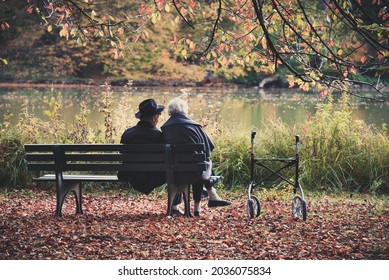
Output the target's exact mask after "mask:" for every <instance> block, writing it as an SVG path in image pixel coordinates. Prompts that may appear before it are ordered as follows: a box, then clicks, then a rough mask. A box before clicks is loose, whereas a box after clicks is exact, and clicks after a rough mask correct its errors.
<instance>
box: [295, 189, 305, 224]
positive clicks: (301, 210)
mask: <svg viewBox="0 0 389 280" xmlns="http://www.w3.org/2000/svg"><path fill="white" fill-rule="evenodd" d="M292 215H293V217H294V219H295V220H298V219H301V220H303V221H306V220H307V205H306V203H305V200H304V199H302V198H301V196H299V195H295V196H294V197H293V201H292Z"/></svg>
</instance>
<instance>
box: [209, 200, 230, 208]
mask: <svg viewBox="0 0 389 280" xmlns="http://www.w3.org/2000/svg"><path fill="white" fill-rule="evenodd" d="M230 204H231V202H230V201H226V200H209V201H208V207H210V208H212V207H223V206H228V205H230Z"/></svg>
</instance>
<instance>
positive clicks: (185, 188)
mask: <svg viewBox="0 0 389 280" xmlns="http://www.w3.org/2000/svg"><path fill="white" fill-rule="evenodd" d="M167 188H168V206H167V212H166V215H167V216H171V215H172V210H173V203H174V198H175V197H176V194H177V193H180V192H181V193H183V199H184V205H185V216H186V217H192V213H191V211H190V192H189V188H190V185H179V186H176V185H174V184H168V186H167Z"/></svg>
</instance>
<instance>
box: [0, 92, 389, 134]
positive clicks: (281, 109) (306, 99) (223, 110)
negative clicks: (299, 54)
mask: <svg viewBox="0 0 389 280" xmlns="http://www.w3.org/2000/svg"><path fill="white" fill-rule="evenodd" d="M106 91H107V88H105V87H86V88H51V87H50V86H47V87H35V88H34V87H0V123H3V122H4V120H5V119H7V120H9V122H10V123H11V124H13V125H14V124H16V123H17V121H18V118H19V114H20V113H21V111H22V108H24V107H26V108H28V110H29V112H31V113H33V114H34V115H35V116H37V117H39V118H42V119H48V118H47V116H46V114H45V111H46V110H50V108H51V105H50V100H60V101H61V103H62V114H63V117H64V119H65V121H66V122H69V123H71V122H73V121H74V116H76V115H77V114H79V113H80V110H81V109H80V108H81V104H82V103H85V104H86V106H87V108H88V110H89V114H88V118H89V121H90V122H100V123H102V122H104V115H103V113H102V112H100V109H101V104H100V101H101V100H103V98H104V92H106ZM110 92H111V93H112V95H111V96H112V105H111V106H112V107H111V108H112V111H113V112H115V117H116V118H120V119H123V120H124V121H125V122H127V123H128V124H129V125H132V124H135V123H136V122H137V120H136V119H135V118H134V114H135V112H136V111H137V109H138V104H139V103H140V102H141V101H142V100H144V99H146V98H154V99H155V100H156V101H157V103H159V104H164V105H166V104H167V103H168V101H169V100H170V99H171V98H173V97H176V96H185V98H187V100H188V102H189V105H190V114H191V115H192V117H193V118H194V119H195V120H197V121H199V122H200V123H202V124H204V123H208V124H209V123H212V122H214V121H218V122H222V123H224V124H227V125H232V126H238V127H239V129H245V130H246V129H247V130H248V131H250V130H251V129H253V128H255V129H260V128H261V126H263V125H264V124H266V123H267V122H268V121H269V120H276V119H280V120H282V121H283V122H285V123H287V124H297V123H302V122H304V121H305V120H306V118H307V116H308V115H312V114H314V113H315V111H316V104H317V103H318V102H320V98H319V97H318V95H315V94H307V93H304V92H299V91H296V90H292V89H287V90H285V89H279V90H272V91H261V90H258V89H250V90H247V89H245V90H242V89H229V90H226V89H210V88H196V89H195V88H186V89H185V88H184V89H178V88H124V87H121V88H114V87H113V88H111V89H110ZM351 103H352V108H353V114H354V115H355V117H356V118H359V119H362V120H364V121H365V122H366V123H368V124H374V125H378V126H380V125H381V124H383V123H385V124H388V123H389V106H388V104H382V103H366V102H363V101H362V100H357V99H356V98H353V99H352V102H351ZM9 114H12V116H7V115H9ZM6 116H7V117H6ZM166 118H167V114H164V115H162V121H163V120H164V119H166ZM161 123H162V122H161ZM161 123H160V124H161Z"/></svg>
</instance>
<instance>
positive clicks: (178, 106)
mask: <svg viewBox="0 0 389 280" xmlns="http://www.w3.org/2000/svg"><path fill="white" fill-rule="evenodd" d="M168 114H169V116H170V118H169V119H168V120H167V121H166V122H165V123H164V124H163V125H162V126H161V130H162V133H163V137H164V138H165V142H166V143H170V144H184V143H204V145H205V150H206V154H207V159H208V160H209V162H210V170H209V175H210V173H211V169H212V162H211V160H210V156H211V152H212V150H213V149H214V145H213V143H212V141H211V139H210V138H209V137H208V135H207V134H206V133H205V131H204V130H203V128H202V127H201V125H200V124H198V123H197V122H195V121H193V120H192V119H191V118H190V117H189V116H188V105H187V103H186V102H185V101H184V100H182V99H180V98H174V99H172V100H171V101H170V102H169V104H168ZM175 180H176V182H177V183H178V184H191V183H193V182H196V183H194V184H192V186H193V200H194V214H195V216H199V215H200V213H201V209H200V201H201V193H202V189H203V186H205V188H206V189H207V191H208V194H209V201H208V207H218V206H227V205H230V204H231V202H229V201H225V200H222V199H221V198H220V197H219V196H218V194H217V193H216V190H215V189H214V188H213V186H212V184H211V183H210V182H209V180H203V178H201V175H199V174H195V173H192V174H182V176H178V175H177V176H176V178H175Z"/></svg>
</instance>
